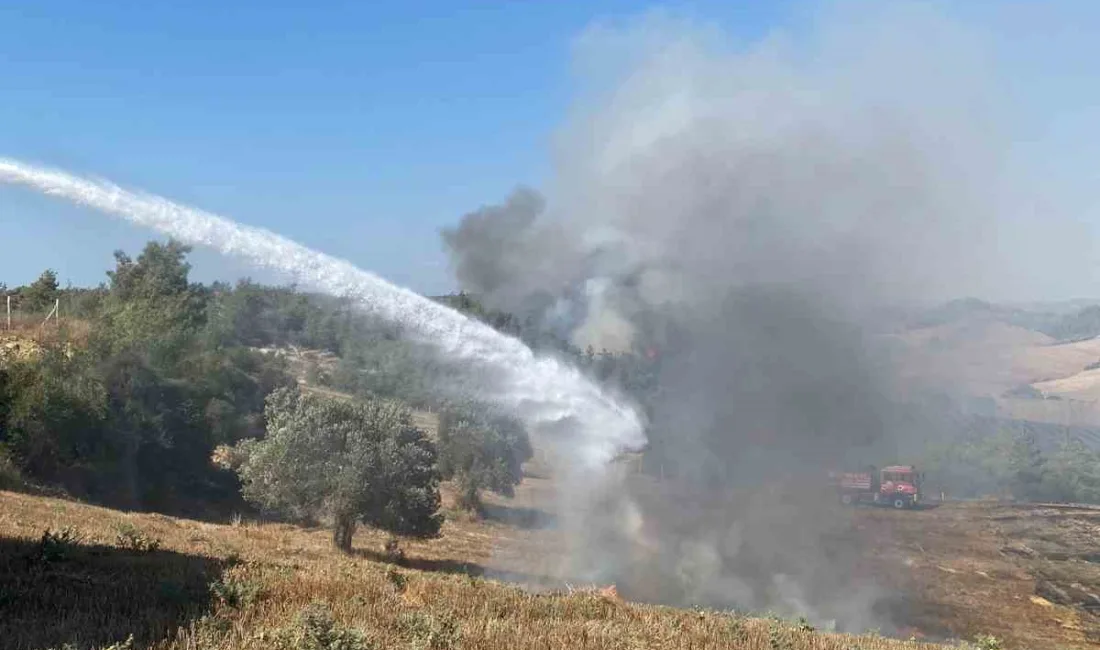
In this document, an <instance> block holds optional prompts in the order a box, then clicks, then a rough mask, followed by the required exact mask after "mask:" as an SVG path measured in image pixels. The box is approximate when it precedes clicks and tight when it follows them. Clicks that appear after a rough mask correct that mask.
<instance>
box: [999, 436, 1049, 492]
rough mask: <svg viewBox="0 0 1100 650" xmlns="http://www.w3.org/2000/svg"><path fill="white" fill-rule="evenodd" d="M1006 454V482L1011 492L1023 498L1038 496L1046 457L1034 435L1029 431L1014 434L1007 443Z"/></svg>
mask: <svg viewBox="0 0 1100 650" xmlns="http://www.w3.org/2000/svg"><path fill="white" fill-rule="evenodd" d="M1007 455H1008V463H1007V465H1008V478H1007V483H1008V485H1009V489H1010V490H1011V491H1012V494H1013V495H1014V496H1016V497H1019V498H1023V499H1036V498H1039V494H1040V493H1041V491H1042V485H1043V479H1044V476H1045V474H1046V459H1045V458H1044V457H1043V453H1042V451H1040V449H1039V445H1038V444H1036V442H1035V437H1034V436H1033V435H1031V433H1029V432H1024V433H1021V434H1018V435H1016V436H1015V438H1014V439H1013V440H1012V442H1011V443H1010V444H1009V445H1008V450H1007Z"/></svg>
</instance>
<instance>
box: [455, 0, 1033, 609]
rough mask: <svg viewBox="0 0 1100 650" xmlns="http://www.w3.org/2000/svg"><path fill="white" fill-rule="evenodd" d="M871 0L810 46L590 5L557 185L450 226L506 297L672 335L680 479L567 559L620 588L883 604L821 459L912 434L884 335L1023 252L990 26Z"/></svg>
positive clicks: (821, 28) (667, 346)
mask: <svg viewBox="0 0 1100 650" xmlns="http://www.w3.org/2000/svg"><path fill="white" fill-rule="evenodd" d="M860 9H861V11H860V12H859V13H858V14H856V13H845V12H844V11H839V10H838V11H837V12H835V13H834V12H831V11H830V12H823V13H822V14H821V15H820V16H818V18H819V21H818V22H817V23H816V25H817V28H816V29H815V30H814V31H813V33H811V34H809V35H804V37H803V38H802V39H800V40H799V41H798V42H799V43H801V45H800V46H799V47H795V46H794V45H792V44H791V43H790V42H788V41H786V40H785V39H784V38H783V35H781V34H778V35H776V36H775V37H774V38H772V39H768V40H766V41H765V42H762V43H759V44H757V45H755V46H752V47H748V48H731V47H730V46H729V44H728V42H727V39H726V38H725V37H724V36H723V35H722V34H721V33H720V32H719V31H718V30H715V29H711V28H707V27H700V26H697V25H692V24H688V23H683V22H678V21H675V20H672V19H669V18H668V17H665V16H660V15H656V16H648V17H646V18H645V19H643V20H641V21H639V22H637V23H634V24H631V25H629V26H627V27H625V28H622V29H610V28H600V29H593V30H592V31H591V32H590V33H588V34H586V35H585V36H584V38H582V39H581V41H580V43H579V45H578V68H579V69H580V70H581V71H582V74H584V73H591V74H590V75H589V76H587V77H586V78H585V81H587V82H588V85H587V88H588V92H586V93H585V94H584V95H583V96H582V97H581V99H580V101H579V102H578V107H577V109H576V111H575V113H574V114H573V115H572V117H571V119H570V121H569V122H568V124H567V125H566V126H565V127H564V128H563V129H562V131H561V132H560V133H559V137H558V139H557V141H556V149H555V158H556V170H557V173H556V175H555V178H554V180H553V182H552V183H551V184H550V185H549V186H548V187H546V188H545V192H546V197H547V198H546V200H545V202H544V200H543V199H542V198H540V197H539V195H537V194H534V193H533V192H531V191H530V190H521V191H517V193H516V194H515V195H513V196H512V197H510V198H508V200H507V201H506V202H505V203H504V204H502V205H499V206H493V207H485V208H482V209H481V210H479V211H477V212H474V213H472V214H469V215H467V216H466V217H464V218H463V219H462V221H461V223H460V224H459V225H458V226H457V227H456V228H455V229H454V230H452V231H449V232H447V233H446V234H445V241H446V245H447V247H448V250H449V252H450V254H451V256H452V260H453V262H454V267H455V269H456V273H457V276H458V279H459V281H460V282H461V283H462V285H463V287H464V288H466V289H468V290H470V291H472V292H475V293H478V294H480V295H482V296H484V297H485V298H486V299H487V300H489V301H490V302H491V303H492V304H493V305H494V306H497V307H501V308H504V309H511V310H514V311H521V312H524V313H527V314H530V313H537V314H539V315H540V316H541V317H542V318H543V319H544V320H545V321H546V322H547V323H550V324H552V326H555V327H557V326H561V325H562V324H563V323H564V324H565V327H566V329H567V330H568V332H569V334H570V336H571V337H572V339H573V341H574V343H576V344H578V345H580V346H582V347H583V346H588V345H591V346H593V347H594V348H596V349H597V350H598V349H601V348H606V349H609V350H614V351H624V350H636V351H640V350H643V349H649V348H655V349H657V350H658V351H659V354H660V359H659V362H658V366H657V372H658V377H659V380H658V384H659V386H660V390H659V391H657V392H656V393H655V394H654V395H652V396H651V397H650V399H649V401H648V403H647V406H648V407H649V410H650V417H651V424H650V431H649V436H650V439H651V442H652V448H651V450H650V454H649V457H647V462H649V461H650V460H654V461H655V462H657V463H660V465H661V473H662V474H665V475H666V477H667V478H668V479H669V480H668V481H667V482H666V483H664V484H662V485H661V487H660V488H657V489H649V488H643V487H639V486H637V485H632V486H631V487H629V489H628V488H627V487H625V486H623V487H620V488H619V489H618V491H613V492H614V493H612V494H609V495H607V496H606V499H607V504H606V505H607V507H608V510H597V511H596V512H598V513H600V514H601V517H595V516H594V517H593V520H592V521H590V522H588V523H589V526H588V527H587V528H586V529H585V532H584V533H583V534H581V536H580V537H579V538H578V539H576V540H574V541H575V543H577V544H578V549H579V550H578V551H577V553H576V557H577V558H578V564H576V565H575V566H574V567H573V569H574V570H575V571H578V572H581V573H582V574H584V575H587V576H590V577H594V578H597V579H601V580H606V581H610V582H614V583H616V584H617V585H619V588H620V590H621V591H623V592H624V593H626V594H627V595H633V596H636V597H639V598H645V599H651V600H657V601H664V602H674V603H682V604H687V603H692V604H705V605H711V606H723V607H735V608H751V609H757V610H763V609H773V610H778V611H782V612H785V613H789V614H800V615H806V616H809V617H811V618H813V619H815V620H817V621H825V620H835V621H837V622H838V623H839V624H840V625H841V626H847V627H861V626H867V625H871V624H873V623H874V624H883V623H884V621H882V620H881V618H879V616H878V614H876V613H875V612H874V611H873V609H874V608H873V606H874V604H875V603H876V601H877V600H879V599H880V598H881V597H882V595H883V594H882V593H881V592H879V591H878V590H877V588H876V586H875V584H874V581H873V579H872V578H871V577H869V576H866V575H864V574H863V573H862V571H861V568H860V566H859V561H858V560H859V552H860V544H859V540H858V535H857V534H855V533H853V532H852V531H851V530H849V529H848V528H847V527H848V526H849V525H850V522H849V520H848V519H847V516H846V515H845V514H843V512H838V511H836V510H835V508H834V507H833V504H832V500H831V499H830V498H829V497H828V495H827V494H825V495H823V493H824V492H825V490H823V484H822V483H821V482H820V473H821V472H823V471H824V470H826V469H829V468H836V467H841V466H851V465H852V464H854V463H868V462H870V463H876V464H879V465H881V464H884V463H887V462H891V461H894V460H902V461H904V460H905V459H901V458H895V454H896V441H897V440H896V438H897V435H898V433H897V430H896V428H895V423H896V420H897V418H896V417H895V414H894V413H893V412H892V408H893V407H892V404H893V403H894V398H895V396H893V395H892V394H891V387H892V380H893V377H894V373H893V369H892V368H891V365H890V358H889V356H888V355H886V354H884V353H883V352H882V351H881V350H880V349H879V348H878V346H877V345H876V344H875V343H874V341H875V339H874V335H875V334H877V333H878V332H879V331H881V329H882V328H883V327H885V326H886V325H887V323H888V320H889V315H890V314H891V313H892V311H891V310H892V309H893V308H894V307H896V306H908V305H911V304H916V303H923V302H925V301H929V300H936V299H941V298H949V297H955V296H959V295H971V294H979V295H980V294H988V293H989V292H990V291H991V287H993V286H994V285H996V284H998V283H1003V282H1004V281H1005V278H1010V277H1012V276H1008V275H1005V274H1006V272H1007V269H1006V267H1005V265H1004V264H1003V261H1004V255H1003V251H999V250H998V247H997V241H996V237H997V235H999V234H1003V233H1004V231H1005V228H1007V226H1006V225H1005V222H1004V221H1003V220H1002V219H1001V218H1000V217H1001V216H1002V211H1003V209H1004V198H1003V197H1004V191H1005V188H1007V187H1009V186H1011V184H1012V182H1013V179H1011V178H1009V177H1008V170H1007V168H1006V167H1005V166H1004V165H1003V164H1002V161H1003V156H1004V154H1005V151H1006V150H1007V146H1006V140H1005V139H1004V138H1003V134H1002V133H1000V130H1001V125H1002V121H1001V120H1000V119H999V116H998V114H997V112H996V110H995V108H996V102H995V101H994V100H995V99H996V93H995V89H994V88H993V87H992V85H991V84H990V83H989V78H990V77H989V74H988V73H989V66H990V62H989V61H988V60H987V58H986V57H985V56H984V55H983V54H982V52H981V51H980V49H979V48H977V47H975V45H974V42H973V41H972V40H971V39H969V38H968V37H967V36H966V34H965V33H963V32H962V31H961V30H960V29H959V28H957V27H956V26H954V25H951V24H949V23H946V22H942V21H940V20H939V19H937V17H936V16H935V15H934V14H932V13H930V12H928V11H924V10H919V9H907V8H900V9H899V8H896V7H895V8H892V9H882V8H881V7H880V5H877V4H876V5H875V6H874V7H870V6H862V7H861V8H860ZM853 17H858V18H859V20H858V21H854V20H849V19H851V18H853ZM853 25H854V26H853ZM610 513H617V514H616V515H615V516H612V515H611V514H610ZM888 623H889V622H888V621H886V622H885V624H888Z"/></svg>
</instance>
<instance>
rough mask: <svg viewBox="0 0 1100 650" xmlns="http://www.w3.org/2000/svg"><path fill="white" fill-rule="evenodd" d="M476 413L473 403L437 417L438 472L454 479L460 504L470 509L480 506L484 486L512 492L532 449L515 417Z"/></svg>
mask: <svg viewBox="0 0 1100 650" xmlns="http://www.w3.org/2000/svg"><path fill="white" fill-rule="evenodd" d="M478 413H479V411H478V410H476V409H475V408H474V407H472V406H466V407H459V408H455V407H452V408H450V409H447V410H444V411H443V412H442V413H441V414H440V417H439V472H440V475H441V476H442V477H443V478H444V479H447V480H454V481H455V482H456V483H457V485H458V489H459V505H460V506H461V507H463V508H467V509H470V510H477V509H479V508H480V507H481V497H480V493H481V491H483V490H489V491H492V492H496V493H497V494H500V495H503V496H506V497H511V496H513V494H514V488H515V486H516V485H519V483H520V481H521V480H523V463H524V462H526V461H527V460H528V459H529V458H530V457H531V453H532V451H531V445H530V441H529V440H528V438H527V433H526V431H524V430H523V427H522V425H520V424H519V423H518V422H517V421H515V420H513V419H511V418H506V417H503V416H497V415H491V414H490V415H483V414H478ZM480 413H485V411H484V409H482V410H481V411H480Z"/></svg>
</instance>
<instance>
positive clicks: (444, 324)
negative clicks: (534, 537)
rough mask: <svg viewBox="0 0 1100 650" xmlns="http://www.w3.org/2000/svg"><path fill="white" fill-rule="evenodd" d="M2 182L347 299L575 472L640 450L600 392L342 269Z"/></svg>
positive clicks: (278, 245)
mask: <svg viewBox="0 0 1100 650" xmlns="http://www.w3.org/2000/svg"><path fill="white" fill-rule="evenodd" d="M0 182H2V183H7V184H11V185H21V186H25V187H28V188H31V189H33V190H36V191H38V192H41V193H43V194H46V195H50V196H57V197H60V198H63V199H66V200H68V201H71V202H73V203H76V204H79V205H82V206H86V207H90V208H93V209H95V210H98V211H101V212H105V213H108V214H111V215H115V216H119V217H122V218H123V219H126V220H127V221H130V222H132V223H135V224H138V225H141V226H145V227H149V228H153V229H155V230H157V231H160V232H162V233H164V234H166V235H169V236H171V237H174V238H176V239H179V240H181V241H183V242H186V243H188V244H194V245H200V246H207V247H210V248H213V249H215V250H218V251H220V252H221V253H223V254H226V255H232V256H236V257H240V258H243V259H245V260H248V261H249V262H251V263H253V264H256V265H259V266H267V267H271V268H275V269H277V270H280V271H282V272H285V273H287V274H289V275H290V276H291V277H294V278H295V279H296V280H297V281H298V282H300V283H301V284H303V285H306V286H310V287H312V288H314V289H317V290H320V291H323V292H325V293H328V294H331V295H335V296H346V297H348V298H350V299H352V300H353V302H354V303H355V304H356V305H357V306H358V307H359V308H361V309H363V310H364V311H367V312H369V313H372V314H375V315H377V316H379V317H381V318H383V319H385V320H387V321H390V322H392V323H397V324H400V325H402V326H403V328H404V329H405V331H407V332H408V333H409V338H411V339H414V340H418V341H421V342H425V343H428V344H430V345H432V346H434V347H435V348H436V349H437V350H438V351H439V352H440V353H441V354H443V355H445V356H446V357H448V358H449V359H452V360H456V361H462V362H465V363H470V364H475V365H476V366H477V367H479V368H481V369H483V370H486V371H489V372H491V373H494V378H495V379H496V381H495V382H494V387H493V390H492V393H491V394H489V395H482V396H481V397H483V398H486V399H490V400H492V401H494V402H495V403H497V404H498V405H499V406H501V407H502V408H505V409H507V410H508V412H510V413H513V414H515V415H516V416H518V417H519V418H520V419H521V420H523V422H524V424H525V425H527V427H528V429H529V430H530V431H531V432H532V434H533V435H536V436H538V435H540V434H543V435H546V436H553V437H554V438H555V439H551V440H548V442H549V443H551V444H552V445H554V446H555V447H556V448H558V449H561V448H563V447H565V448H566V450H567V452H568V456H569V457H571V458H573V459H575V460H576V461H579V462H580V463H581V464H582V466H583V467H588V468H598V467H600V466H603V465H606V464H607V463H608V462H610V461H611V460H612V459H613V458H614V457H615V456H616V455H618V454H620V453H622V452H623V451H628V450H632V449H637V448H640V447H641V446H642V445H643V444H644V443H645V436H644V434H643V427H642V421H641V418H640V416H639V414H638V412H637V410H636V409H634V408H633V407H632V406H630V405H629V404H626V403H624V402H622V401H619V400H617V399H615V398H614V397H612V396H611V395H608V394H607V393H606V392H604V391H602V390H601V389H600V388H599V387H598V386H596V385H595V384H594V383H593V382H591V381H590V380H589V379H588V378H586V377H585V376H584V375H583V374H582V373H581V372H580V371H579V370H577V369H576V368H574V367H572V366H570V365H568V364H566V363H564V362H562V361H561V360H559V359H555V358H553V357H549V356H536V355H535V354H534V353H533V352H532V351H531V349H530V348H528V347H527V346H526V345H524V344H523V343H522V342H520V341H519V340H517V339H514V338H512V337H509V336H505V335H503V334H501V333H499V332H497V331H496V330H494V329H492V328H491V327H489V326H487V325H485V324H484V323H481V322H479V321H476V320H473V319H469V318H466V317H465V316H463V315H462V314H460V313H459V312H457V311H455V310H453V309H450V308H449V307H446V306H444V305H441V304H439V303H437V302H435V301H433V300H429V299H428V298H425V297H423V296H421V295H419V294H416V293H414V292H413V291H410V290H408V289H405V288H402V287H398V286H396V285H393V284H390V283H389V282H387V281H385V280H383V279H382V278H380V277H378V276H376V275H374V274H373V273H369V272H367V271H364V270H362V269H359V268H357V267H355V266H354V265H352V264H351V263H349V262H346V261H344V260H339V259H336V258H333V257H330V256H328V255H325V254H323V253H320V252H317V251H314V250H311V249H309V248H306V247H305V246H302V245H301V244H298V243H296V242H293V241H291V240H289V239H286V238H285V237H281V236H279V235H277V234H275V233H272V232H270V231H267V230H263V229H260V228H254V227H250V226H245V225H242V224H238V223H235V222H233V221H231V220H229V219H226V218H223V217H220V216H218V215H215V214H212V213H209V212H205V211H202V210H198V209H194V208H189V207H186V206H183V205H180V204H177V203H173V202H171V201H169V200H167V199H165V198H163V197H159V196H156V195H152V194H147V193H139V192H131V191H127V190H125V189H122V188H121V187H118V186H117V185H114V184H113V183H110V182H107V181H102V180H90V179H86V178H80V177H77V176H74V175H72V174H69V173H66V172H63V171H58V170H51V169H46V168H42V167H36V166H32V165H28V164H25V163H22V162H19V161H17V160H11V159H5V158H0Z"/></svg>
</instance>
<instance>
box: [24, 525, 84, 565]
mask: <svg viewBox="0 0 1100 650" xmlns="http://www.w3.org/2000/svg"><path fill="white" fill-rule="evenodd" d="M82 541H84V535H83V534H81V533H80V531H78V530H77V529H76V528H73V527H72V526H65V527H64V528H62V529H61V530H59V531H57V532H56V533H55V532H53V531H52V530H50V529H49V528H47V529H46V530H45V531H43V532H42V537H41V538H40V539H39V540H38V548H37V557H36V558H35V559H37V560H40V561H42V562H56V561H58V560H64V559H65V558H67V557H70V556H71V554H72V550H73V548H74V547H76V546H77V545H78V544H80V542H82Z"/></svg>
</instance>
